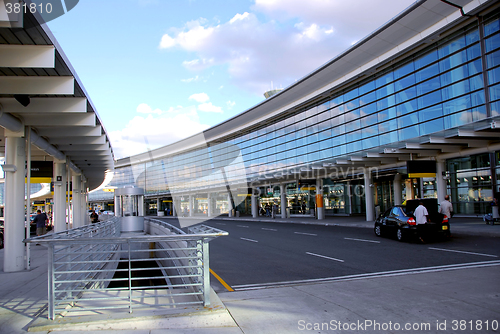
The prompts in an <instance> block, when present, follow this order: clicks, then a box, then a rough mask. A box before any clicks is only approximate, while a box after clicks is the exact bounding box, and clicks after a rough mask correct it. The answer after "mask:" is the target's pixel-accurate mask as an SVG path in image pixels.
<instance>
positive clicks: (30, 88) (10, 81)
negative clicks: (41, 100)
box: [0, 76, 75, 95]
mask: <svg viewBox="0 0 500 334" xmlns="http://www.w3.org/2000/svg"><path fill="white" fill-rule="evenodd" d="M74 93H75V79H74V78H73V77H72V76H60V77H31V76H26V77H8V76H0V94H9V95H11V94H28V95H73V94H74Z"/></svg>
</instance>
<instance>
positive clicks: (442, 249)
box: [429, 247, 498, 257]
mask: <svg viewBox="0 0 500 334" xmlns="http://www.w3.org/2000/svg"><path fill="white" fill-rule="evenodd" d="M429 249H432V250H439V251H444V252H453V253H463V254H471V255H482V256H489V257H498V256H497V255H491V254H483V253H474V252H466V251H458V250H454V249H444V248H434V247H429Z"/></svg>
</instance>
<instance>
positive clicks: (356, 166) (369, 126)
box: [89, 0, 500, 220]
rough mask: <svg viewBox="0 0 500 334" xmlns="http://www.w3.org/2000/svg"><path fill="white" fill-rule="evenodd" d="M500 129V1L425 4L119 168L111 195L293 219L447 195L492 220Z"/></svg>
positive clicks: (159, 208)
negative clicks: (272, 90)
mask: <svg viewBox="0 0 500 334" xmlns="http://www.w3.org/2000/svg"><path fill="white" fill-rule="evenodd" d="M284 56H285V55H284ZM499 128H500V3H498V2H497V1H486V0H474V1H471V0H453V1H439V0H427V1H416V2H415V3H414V4H413V5H412V6H410V7H409V8H407V9H406V10H405V11H404V12H402V13H401V14H399V15H398V16H397V17H395V18H394V19H392V20H391V21H389V22H388V23H386V24H385V25H383V26H382V27H380V28H379V29H377V30H376V31H374V32H373V33H372V34H370V35H369V36H367V37H365V38H364V39H363V40H361V41H359V42H358V43H357V44H355V45H353V46H352V47H351V48H349V49H348V50H346V51H344V52H343V53H341V54H340V55H338V56H336V57H335V58H333V59H332V60H331V61H329V62H328V63H326V64H324V65H323V66H321V67H320V68H318V69H317V70H315V71H314V72H312V73H310V74H309V75H307V76H306V77H304V78H302V79H300V80H298V81H297V82H295V83H294V84H293V85H291V86H289V87H288V88H286V89H284V90H282V91H280V92H278V93H277V94H275V95H272V96H270V97H269V98H267V99H266V100H264V101H263V102H262V103H260V104H258V105H256V106H254V107H252V108H250V109H248V110H246V111H244V112H242V113H240V114H239V115H237V116H235V117H233V118H231V119H229V120H227V121H225V122H223V123H221V124H219V125H216V126H214V127H212V128H210V129H208V130H206V131H204V132H203V133H200V134H198V135H195V136H192V137H190V138H187V139H184V140H181V141H179V142H176V143H174V144H171V145H168V146H164V147H161V148H159V149H155V150H152V151H149V152H145V153H143V154H139V155H136V156H132V157H129V158H125V159H121V160H118V161H117V162H116V163H115V169H114V178H113V180H112V182H111V183H110V185H109V186H108V189H107V190H112V189H114V188H121V187H124V186H137V187H141V188H143V189H144V191H145V198H146V200H145V202H146V203H145V205H146V213H148V214H155V213H158V214H160V215H161V214H165V213H166V214H173V215H181V214H182V215H186V214H187V215H190V216H192V215H202V216H203V215H204V216H215V215H219V214H225V213H229V214H235V213H236V211H238V212H239V213H241V214H249V215H250V214H251V215H254V216H256V215H257V214H259V212H258V208H259V207H263V206H265V205H266V204H267V203H269V204H273V203H276V204H277V205H278V213H283V214H285V212H288V214H290V215H291V216H292V217H293V216H294V215H314V214H316V215H317V216H318V218H320V219H321V218H322V217H323V215H324V214H326V215H353V214H362V215H366V219H367V220H373V219H374V216H375V213H376V212H377V211H378V210H380V211H383V210H385V209H387V208H388V207H390V206H392V205H394V204H401V203H402V202H403V201H404V200H405V199H409V198H415V197H419V198H428V197H435V198H438V199H439V200H440V201H441V200H442V199H443V198H444V196H445V194H449V195H450V196H451V201H452V203H453V206H454V211H455V212H456V213H458V214H464V215H482V214H484V213H486V212H489V210H491V209H490V203H491V202H492V200H493V198H495V196H497V194H499V193H500V188H499V187H498V185H499V180H498V179H499V177H500V129H499ZM415 168H416V170H410V169H415ZM89 200H90V201H91V202H93V203H102V204H103V205H104V206H106V205H109V204H111V203H112V201H113V193H112V192H105V191H97V192H94V193H91V194H90V195H89ZM106 203H107V204H106ZM110 208H111V207H108V209H110ZM318 208H323V210H321V211H322V213H321V214H319V213H318V212H319V210H318ZM233 210H234V211H233Z"/></svg>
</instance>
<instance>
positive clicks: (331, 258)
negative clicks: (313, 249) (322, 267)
mask: <svg viewBox="0 0 500 334" xmlns="http://www.w3.org/2000/svg"><path fill="white" fill-rule="evenodd" d="M306 254H309V255H314V256H317V257H322V258H324V259H328V260H333V261H338V262H344V260H339V259H336V258H333V257H329V256H324V255H319V254H315V253H310V252H306Z"/></svg>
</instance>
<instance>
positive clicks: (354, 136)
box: [345, 130, 361, 142]
mask: <svg viewBox="0 0 500 334" xmlns="http://www.w3.org/2000/svg"><path fill="white" fill-rule="evenodd" d="M345 139H346V142H351V141H355V140H360V139H361V130H357V131H353V132H349V133H346V135H345Z"/></svg>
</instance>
